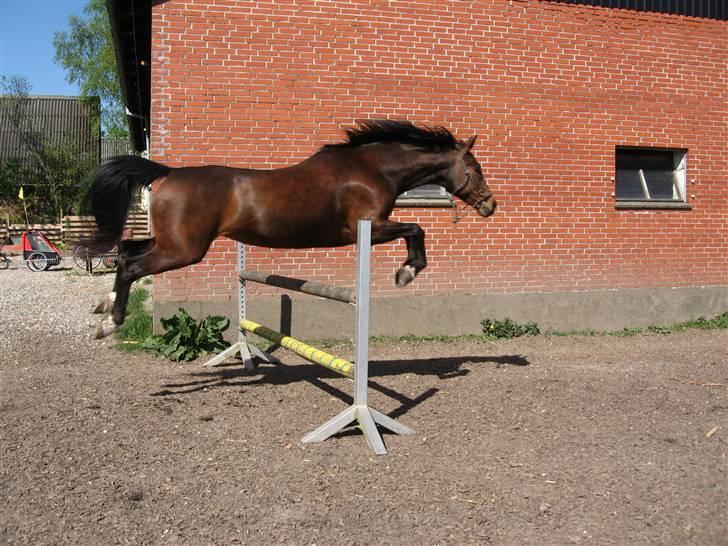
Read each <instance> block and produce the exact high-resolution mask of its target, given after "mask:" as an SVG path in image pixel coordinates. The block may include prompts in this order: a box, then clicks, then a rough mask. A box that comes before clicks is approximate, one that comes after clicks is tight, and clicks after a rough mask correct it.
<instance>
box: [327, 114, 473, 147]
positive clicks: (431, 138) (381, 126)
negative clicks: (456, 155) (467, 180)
mask: <svg viewBox="0 0 728 546" xmlns="http://www.w3.org/2000/svg"><path fill="white" fill-rule="evenodd" d="M357 124H358V126H357V127H351V128H349V129H347V130H346V136H347V140H346V142H339V143H336V144H327V145H326V146H324V147H323V149H327V148H354V147H357V146H363V145H364V144H373V143H380V142H381V143H388V142H401V143H403V144H412V145H414V146H420V147H422V148H430V149H433V151H434V150H441V149H443V148H444V149H455V148H457V146H458V145H459V144H461V143H460V141H459V140H458V139H456V138H455V137H454V136H453V134H452V133H451V132H450V131H448V130H447V129H445V128H444V127H440V126H434V127H430V126H425V125H415V124H414V123H412V122H409V121H405V120H393V119H374V120H363V121H358V122H357Z"/></svg>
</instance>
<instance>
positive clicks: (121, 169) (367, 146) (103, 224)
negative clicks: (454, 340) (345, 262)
mask: <svg viewBox="0 0 728 546" xmlns="http://www.w3.org/2000/svg"><path fill="white" fill-rule="evenodd" d="M346 135H347V139H346V141H344V142H341V143H336V144H328V145H326V146H323V147H322V148H321V149H320V150H319V151H318V152H316V153H315V154H314V155H312V156H311V157H309V158H308V159H306V160H304V161H302V162H301V163H298V164H296V165H292V166H289V167H284V168H280V169H273V170H253V169H238V168H231V167H223V166H213V165H208V166H200V167H181V168H173V167H168V166H166V165H162V164H160V163H155V162H153V161H149V160H147V159H144V158H141V157H138V156H121V157H116V158H113V159H112V160H110V161H108V162H107V163H105V164H104V165H102V166H101V167H100V168H99V169H98V171H97V172H96V173H95V175H94V176H93V177H92V181H91V186H90V189H89V193H88V198H89V201H90V204H91V208H92V210H93V214H94V216H95V218H96V224H97V230H96V232H95V233H94V234H93V235H92V236H90V237H89V238H88V239H87V240H86V241H85V242H84V245H85V246H86V248H87V249H88V250H89V251H90V252H98V253H102V252H106V251H108V250H109V249H111V248H112V247H114V246H115V245H118V248H119V260H118V266H117V272H116V280H115V283H114V289H113V290H114V291H113V292H112V293H111V294H109V295H108V296H107V297H105V298H104V299H103V300H102V301H101V303H99V305H98V306H97V308H96V310H95V312H99V313H107V315H106V316H105V317H104V319H103V320H102V321H101V324H100V326H99V327H98V330H97V332H96V337H97V338H102V337H105V336H107V335H109V334H110V333H111V332H113V331H114V330H115V329H116V328H117V327H118V326H120V325H121V324H122V323H123V322H124V316H125V313H126V305H127V301H128V298H129V290H130V288H131V284H132V283H133V282H134V281H136V280H137V279H140V278H142V277H144V276H146V275H152V274H156V273H162V272H164V271H169V270H171V269H178V268H181V267H185V266H187V265H191V264H194V263H197V262H199V261H200V260H202V258H203V257H204V256H205V254H206V252H207V250H208V248H209V247H210V245H211V244H212V242H213V241H214V240H215V238H216V237H218V236H225V237H228V238H230V239H233V240H235V241H239V242H241V243H244V244H248V245H257V246H262V247H269V248H315V247H335V246H344V245H350V244H353V243H355V242H356V231H357V221H358V220H360V219H369V220H371V222H372V244H378V243H386V242H389V241H393V240H394V239H397V238H399V237H402V238H404V240H405V242H406V244H407V260H406V261H405V262H404V264H403V265H402V267H401V268H400V269H399V270H398V271H397V273H396V276H395V282H396V284H397V286H399V287H402V286H405V285H407V284H409V283H410V282H412V281H413V280H414V278H415V277H416V276H417V274H418V273H419V272H420V271H422V269H424V268H425V266H426V265H427V259H426V256H425V239H424V235H425V234H424V231H423V230H422V228H421V227H420V226H419V225H418V224H414V223H402V222H393V221H391V220H389V216H390V214H391V213H392V209H393V208H394V204H395V200H396V199H397V196H399V195H400V194H402V193H404V192H406V191H409V190H412V189H414V188H417V187H419V186H423V185H425V184H437V185H439V186H442V187H443V188H445V189H446V190H447V191H448V192H450V193H451V194H452V195H455V196H456V197H458V198H459V199H461V200H463V201H464V202H466V203H467V204H469V205H470V206H471V207H473V208H474V209H475V210H476V211H477V212H478V213H479V214H480V215H481V216H483V217H487V216H490V215H491V214H493V212H494V211H495V208H496V201H495V199H494V197H493V194H492V193H491V191H490V189H489V188H488V185H487V184H486V183H485V181H484V180H483V173H482V171H481V168H480V164H479V163H478V161H477V160H476V159H475V157H474V156H473V154H472V148H473V145H474V144H475V139H476V136H473V137H471V138H469V139H468V140H467V141H462V140H458V139H457V138H455V137H454V136H453V134H452V133H451V132H450V131H448V130H447V129H445V128H444V127H440V126H436V127H429V126H421V125H415V124H413V123H410V122H408V121H397V120H369V121H362V122H359V123H358V124H357V126H356V127H352V128H349V129H348V130H347V131H346ZM152 184H154V194H153V195H154V200H153V207H152V211H151V228H152V234H153V237H152V238H150V239H145V240H138V241H135V240H121V238H122V231H123V228H124V224H125V222H126V218H127V215H128V212H129V208H130V205H131V201H132V194H133V192H134V191H135V190H138V189H139V188H141V187H149V186H151V185H152Z"/></svg>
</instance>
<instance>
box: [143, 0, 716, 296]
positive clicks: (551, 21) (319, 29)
mask: <svg viewBox="0 0 728 546" xmlns="http://www.w3.org/2000/svg"><path fill="white" fill-rule="evenodd" d="M727 37H728V26H727V25H726V22H724V21H713V20H709V19H698V18H690V17H683V16H675V15H660V14H650V13H643V12H633V11H625V10H616V9H604V8H596V7H587V6H577V5H565V4H557V3H551V2H546V1H535V0H507V1H506V0H497V1H492V2H469V1H434V0H433V1H424V0H420V1H416V0H415V1H391V2H362V1H349V2H334V1H322V0H316V1H314V0H311V1H301V0H297V1H295V2H294V1H290V0H275V1H273V0H271V1H245V2H243V1H233V0H230V1H223V0H217V1H215V2H208V1H202V0H185V1H176V0H170V1H168V2H164V3H160V4H159V5H156V6H155V7H154V8H153V40H152V44H153V45H152V50H153V62H152V127H153V134H152V157H153V159H155V160H158V161H163V162H167V163H169V164H170V165H173V166H181V165H194V164H205V163H223V164H228V165H235V166H241V167H256V168H272V167H280V166H284V165H289V164H291V163H294V162H297V161H299V160H302V159H304V158H305V157H307V156H309V155H310V154H312V153H313V152H315V151H316V149H317V148H318V147H319V146H320V145H322V144H324V143H327V142H332V141H337V140H340V139H341V137H342V133H341V128H342V127H345V126H347V125H348V124H351V123H352V122H353V121H354V120H355V119H360V118H374V117H397V118H408V119H410V120H413V121H417V122H423V123H427V124H442V125H445V126H447V127H448V128H450V129H451V130H452V131H453V132H454V133H455V134H456V135H458V136H459V137H461V138H465V137H467V136H469V135H470V134H472V133H477V134H479V135H480V138H479V140H478V143H477V145H476V148H475V154H476V157H477V158H478V159H479V160H480V162H481V164H482V166H483V170H484V173H485V176H486V178H487V180H488V183H489V185H490V188H491V189H492V190H493V192H494V193H495V195H496V197H497V198H498V200H499V203H500V206H499V209H498V211H497V213H496V214H495V215H494V216H492V217H491V218H489V219H482V218H480V217H478V216H477V215H476V214H475V213H474V211H468V212H467V213H464V216H463V217H462V219H460V221H459V222H457V223H454V222H453V219H454V211H453V209H451V208H399V209H397V210H396V211H395V217H396V218H397V219H399V220H406V221H417V222H419V223H420V224H421V225H422V227H423V228H424V229H425V231H426V233H427V248H428V257H429V262H430V265H429V267H428V268H427V269H426V270H425V271H424V272H423V273H422V274H421V275H420V277H419V278H418V279H417V281H415V282H414V283H413V284H412V285H411V286H410V287H408V288H406V289H404V290H399V291H398V290H395V288H394V286H393V277H394V272H395V270H396V269H397V268H398V267H399V265H400V264H401V262H402V261H403V260H404V258H405V254H406V253H405V247H404V243H403V242H401V241H400V242H396V243H391V244H386V245H381V246H379V247H377V248H376V250H375V252H374V256H373V264H374V271H373V278H374V287H373V290H374V293H375V294H377V295H380V296H388V295H393V294H400V295H401V294H416V295H420V294H421V295H437V294H447V293H452V292H487V293H513V292H524V291H525V292H529V291H557V290H574V289H576V290H582V289H596V288H623V287H624V288H626V287H635V288H639V287H668V286H677V287H680V286H704V285H726V284H727V279H726V272H725V271H726V263H728V240H727V237H728V235H727V234H728V157H727V154H726V152H728V150H726V142H728V125H727V122H726V119H728V38H727ZM618 145H634V146H661V147H676V148H686V149H688V185H687V193H688V199H689V202H690V204H691V205H692V210H654V211H646V210H640V211H635V210H615V207H614V198H613V196H612V194H613V191H614V187H613V186H614V182H613V176H614V151H615V146H618ZM353 256H354V255H353V250H352V249H321V250H315V251H314V250H312V251H300V250H295V251H294V250H291V251H281V250H273V251H272V250H267V249H257V248H252V249H249V252H248V264H249V266H250V267H252V268H258V269H262V270H268V271H274V272H277V273H282V274H289V275H294V276H302V277H306V278H311V279H317V280H321V281H333V280H335V278H336V277H337V276H338V277H339V278H340V279H344V281H345V283H348V281H349V279H351V278H352V275H353ZM234 264H235V252H234V244H232V243H230V242H229V241H217V242H216V243H215V244H214V246H213V248H212V249H211V251H210V253H209V254H208V257H207V258H206V260H205V261H204V262H202V263H201V264H198V265H195V266H192V267H189V268H186V269H183V270H180V271H175V272H170V273H167V274H164V275H160V276H158V277H157V278H156V279H155V283H154V295H155V299H158V300H162V301H181V300H187V299H192V300H205V299H212V300H224V299H231V298H233V297H234V291H233V288H234V286H235V277H234V273H233V270H234ZM255 290H256V292H254V294H265V293H266V290H267V288H265V287H256V288H255Z"/></svg>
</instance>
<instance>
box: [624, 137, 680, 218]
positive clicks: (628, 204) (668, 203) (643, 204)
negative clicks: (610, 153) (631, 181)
mask: <svg viewBox="0 0 728 546" xmlns="http://www.w3.org/2000/svg"><path fill="white" fill-rule="evenodd" d="M620 151H636V152H639V151H644V152H670V153H672V155H673V168H672V190H673V196H675V197H673V198H672V199H665V198H654V197H652V196H651V195H650V190H649V187H648V183H647V179H646V178H645V174H644V171H645V170H647V169H644V168H638V169H636V170H637V171H638V176H639V181H640V186H641V188H642V192H643V197H642V198H638V197H618V193H619V192H618V191H617V184H618V183H619V168H618V164H619V152H620ZM687 167H688V150H687V148H666V147H658V146H615V149H614V178H613V179H612V180H613V182H614V193H613V194H612V195H613V196H614V206H615V208H616V209H687V210H689V209H692V206H691V204H690V203H689V202H688V195H687V186H688V183H687Z"/></svg>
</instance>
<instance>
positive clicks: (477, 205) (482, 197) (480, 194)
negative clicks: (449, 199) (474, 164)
mask: <svg viewBox="0 0 728 546" xmlns="http://www.w3.org/2000/svg"><path fill="white" fill-rule="evenodd" d="M468 184H470V173H469V172H468V171H467V170H466V171H465V180H463V183H462V184H460V186H458V187H457V188H455V190H453V192H452V194H453V195H456V196H457V197H460V195H459V194H460V192H461V191H462V190H463V189H464V188H466V187H467V186H468ZM473 193H475V194H476V196H477V199H476V201H475V202H474V203H470V206H471V207H473V208H475V209H479V208H480V206H481V205H482V204H483V203H484V202H485V201H487V200H488V198H489V197H490V195H489V196H486V195H484V194H483V192H482V190H481V189H480V188H474V189H473ZM491 195H493V194H491ZM461 199H462V198H461Z"/></svg>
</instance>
